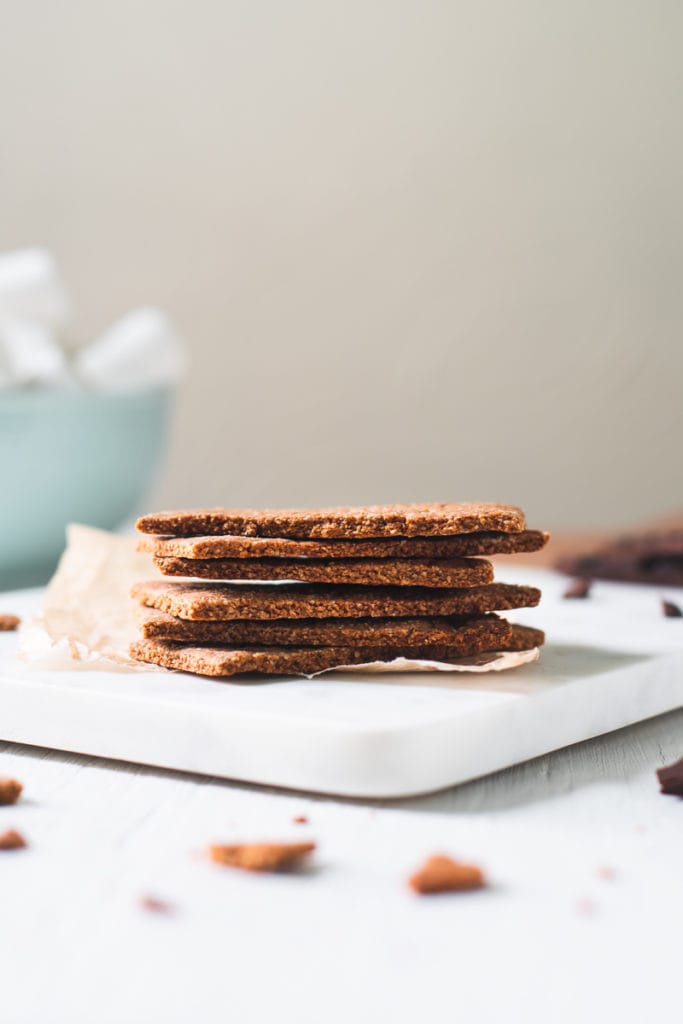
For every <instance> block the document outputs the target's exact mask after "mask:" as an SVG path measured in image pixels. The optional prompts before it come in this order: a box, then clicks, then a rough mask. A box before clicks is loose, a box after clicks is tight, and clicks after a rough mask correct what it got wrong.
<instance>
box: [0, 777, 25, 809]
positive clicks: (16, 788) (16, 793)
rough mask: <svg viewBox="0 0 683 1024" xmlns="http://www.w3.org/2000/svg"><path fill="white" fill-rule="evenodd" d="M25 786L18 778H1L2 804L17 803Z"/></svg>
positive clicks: (0, 803) (0, 796) (0, 801)
mask: <svg viewBox="0 0 683 1024" xmlns="http://www.w3.org/2000/svg"><path fill="white" fill-rule="evenodd" d="M23 788H24V787H23V786H22V784H21V783H20V782H17V780H16V779H0V805H2V804H15V803H16V802H17V800H18V799H19V797H20V796H21V791H22V789H23Z"/></svg>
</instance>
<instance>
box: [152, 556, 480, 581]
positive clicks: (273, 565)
mask: <svg viewBox="0 0 683 1024" xmlns="http://www.w3.org/2000/svg"><path fill="white" fill-rule="evenodd" d="M154 564H155V566H156V567H157V569H159V570H160V571H161V572H162V573H163V574H164V575H165V576H191V577H192V576H194V577H197V576H198V577H201V578H204V579H211V580H302V581H304V582H309V583H367V584H371V585H382V584H384V583H388V584H393V585H394V586H401V587H406V586H417V587H473V586H476V585H477V584H480V583H491V581H492V580H493V566H492V565H491V563H490V562H485V561H483V560H482V559H481V558H442V559H437V560H435V561H432V560H431V559H426V558H405V559H398V558H358V559H354V558H333V559H327V560H324V559H319V558H314V559H300V558H204V559H202V558H155V559H154Z"/></svg>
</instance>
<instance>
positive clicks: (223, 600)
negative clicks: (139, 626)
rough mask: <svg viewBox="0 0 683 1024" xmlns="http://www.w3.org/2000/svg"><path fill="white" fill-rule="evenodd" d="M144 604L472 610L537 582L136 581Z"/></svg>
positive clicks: (213, 610)
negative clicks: (456, 585) (445, 584)
mask: <svg viewBox="0 0 683 1024" xmlns="http://www.w3.org/2000/svg"><path fill="white" fill-rule="evenodd" d="M131 593H132V596H133V597H134V598H136V599H137V600H138V601H139V602H140V603H141V604H144V605H147V606H148V607H150V608H158V609H159V610H160V611H163V612H168V614H169V615H176V616H179V617H180V618H181V619H201V620H223V619H329V618H366V617H370V618H376V617H378V616H387V617H394V616H415V615H471V614H477V613H480V612H492V611H500V610H503V609H506V608H525V607H532V606H534V605H537V604H538V602H539V600H540V597H541V592H540V590H538V589H537V588H536V587H525V586H515V585H514V584H511V583H490V584H487V585H486V586H482V587H461V588H458V589H455V588H445V587H364V586H353V585H351V584H349V585H348V586H333V585H332V584H330V585H325V584H323V583H318V584H315V583H312V584H305V583H292V584H287V583H284V584H277V583H272V584H268V583H264V584H261V585H252V584H248V583H245V584H239V583H233V584H230V583H223V584H220V583H173V582H168V583H167V582H166V581H165V580H154V581H152V582H150V583H137V584H136V585H135V586H134V587H133V589H132V591H131Z"/></svg>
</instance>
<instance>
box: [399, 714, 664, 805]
mask: <svg viewBox="0 0 683 1024" xmlns="http://www.w3.org/2000/svg"><path fill="white" fill-rule="evenodd" d="M672 732H678V733H680V735H681V737H682V738H681V750H682V751H683V708H681V709H679V710H677V711H670V712H669V713H668V714H664V715H657V716H656V717H655V718H650V719H647V720H646V721H644V722H638V723H636V724H635V725H630V726H626V727H625V728H624V729H617V730H616V731H614V732H610V733H605V734H604V735H602V736H596V737H595V738H594V739H591V740H585V741H584V742H583V743H574V744H572V745H571V746H569V747H563V748H562V749H560V750H555V751H553V752H552V753H550V754H545V755H543V756H542V757H536V758H534V759H533V760H531V761H525V762H523V763H522V764H518V765H513V766H512V767H511V768H506V769H504V770H502V771H499V772H494V773H493V774H492V775H487V776H484V777H483V778H481V779H475V780H473V781H472V782H466V783H463V784H462V785H460V786H454V787H452V788H451V789H447V790H441V791H440V792H438V793H431V794H427V795H426V796H421V797H411V798H409V799H405V800H400V801H392V802H391V804H392V805H393V806H397V807H400V808H401V809H402V810H410V811H423V812H435V811H439V812H443V811H448V812H450V813H455V814H486V813H488V812H489V811H505V810H506V809H509V810H513V809H514V808H516V807H520V806H526V805H529V804H534V803H542V802H544V801H547V800H553V799H556V798H557V797H560V796H562V795H564V794H566V793H570V792H573V791H575V790H580V789H586V788H588V787H590V786H595V785H604V784H610V783H618V782H622V783H623V782H627V781H628V780H629V779H632V778H634V777H635V776H637V775H639V774H641V773H642V772H643V771H647V770H650V771H651V772H652V788H653V793H654V792H657V782H656V778H655V770H656V768H658V767H660V766H661V764H662V739H663V738H664V734H666V737H670V735H671V733H672ZM666 745H667V746H668V745H669V744H668V742H667V743H666ZM388 804H389V802H388V801H382V805H383V806H385V805H388Z"/></svg>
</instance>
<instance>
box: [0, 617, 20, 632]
mask: <svg viewBox="0 0 683 1024" xmlns="http://www.w3.org/2000/svg"><path fill="white" fill-rule="evenodd" d="M20 625H21V619H20V618H19V616H18V615H9V614H7V613H3V614H1V615H0V633H11V632H12V630H14V629H17V628H18V627H19V626H20Z"/></svg>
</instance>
